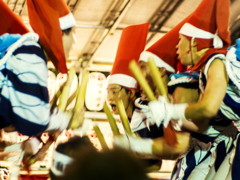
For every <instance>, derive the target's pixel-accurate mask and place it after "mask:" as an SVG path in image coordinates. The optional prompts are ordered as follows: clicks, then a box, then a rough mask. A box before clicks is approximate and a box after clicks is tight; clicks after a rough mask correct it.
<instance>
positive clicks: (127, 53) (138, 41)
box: [111, 23, 149, 77]
mask: <svg viewBox="0 0 240 180" xmlns="http://www.w3.org/2000/svg"><path fill="white" fill-rule="evenodd" d="M148 27H149V23H145V24H140V25H133V26H128V27H126V28H124V29H123V31H122V35H121V38H120V41H119V44H118V49H117V54H116V57H115V61H114V63H113V67H112V71H111V75H114V74H124V75H128V76H130V77H133V74H132V72H131V71H130V69H129V63H130V62H131V61H132V60H135V61H136V62H138V59H139V57H140V54H141V52H142V51H143V50H144V47H145V44H146V39H147V34H148Z"/></svg>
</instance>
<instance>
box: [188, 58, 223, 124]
mask: <svg viewBox="0 0 240 180" xmlns="http://www.w3.org/2000/svg"><path fill="white" fill-rule="evenodd" d="M227 84H228V76H227V74H226V69H225V66H224V64H223V62H222V61H221V60H219V59H216V60H214V61H213V62H212V64H211V66H210V68H209V70H208V77H207V85H206V89H205V92H204V95H203V97H202V99H201V100H199V101H198V102H197V103H194V104H190V105H189V106H188V107H187V108H186V110H185V117H186V119H191V120H193V121H197V120H202V119H207V118H211V117H214V116H215V115H216V114H217V112H218V110H219V108H220V105H221V102H222V101H223V98H224V96H225V94H226V90H227Z"/></svg>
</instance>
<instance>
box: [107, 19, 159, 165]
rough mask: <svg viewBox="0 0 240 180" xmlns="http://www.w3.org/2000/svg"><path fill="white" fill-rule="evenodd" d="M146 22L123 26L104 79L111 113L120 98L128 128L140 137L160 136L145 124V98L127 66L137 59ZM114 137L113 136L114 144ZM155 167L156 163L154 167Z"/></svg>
mask: <svg viewBox="0 0 240 180" xmlns="http://www.w3.org/2000/svg"><path fill="white" fill-rule="evenodd" d="M148 27H149V23H145V24H139V25H132V26H128V27H126V28H124V30H123V32H122V35H121V38H120V42H119V45H118V49H117V54H116V58H115V61H114V64H113V68H112V71H111V74H110V77H109V79H108V87H107V101H108V103H109V105H110V106H111V109H112V112H113V113H114V114H119V110H118V108H117V106H116V105H117V100H122V102H123V105H124V108H125V111H126V114H127V117H128V119H129V123H130V127H131V130H132V131H133V132H134V133H138V134H139V136H141V137H149V138H155V137H159V136H163V133H162V130H159V129H161V128H157V127H156V125H155V124H151V125H150V127H149V129H148V128H147V126H146V123H144V122H146V121H147V119H148V118H149V117H150V113H149V112H147V111H148V110H147V109H146V110H144V108H145V107H146V103H147V102H146V101H142V100H140V99H137V98H138V97H139V95H138V94H140V93H139V92H138V91H139V90H138V84H137V81H136V79H135V78H134V77H133V74H132V73H131V71H130V69H129V68H128V66H129V63H130V61H131V60H133V59H134V60H135V61H138V59H139V56H140V53H141V52H142V51H143V50H144V47H145V44H146V38H147V34H148ZM117 139H118V137H115V145H117V143H116V141H117ZM158 162H159V160H156V159H154V160H153V159H152V160H151V159H148V160H147V161H146V163H147V166H149V167H150V166H152V165H153V164H156V163H158ZM155 167H156V168H158V169H159V165H158V166H155Z"/></svg>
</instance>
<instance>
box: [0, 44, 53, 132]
mask: <svg viewBox="0 0 240 180" xmlns="http://www.w3.org/2000/svg"><path fill="white" fill-rule="evenodd" d="M47 70H48V68H47V64H46V58H45V55H44V52H43V50H42V49H41V47H40V45H39V44H38V43H36V42H34V41H25V42H24V43H23V44H22V45H21V46H20V47H19V48H17V49H16V50H15V51H14V52H13V54H12V56H11V57H10V58H9V59H8V60H7V62H6V63H5V64H4V67H2V68H1V75H0V76H1V103H0V108H1V110H4V111H1V112H0V116H1V119H3V120H4V122H5V123H4V125H5V126H6V125H9V124H13V125H14V126H15V128H16V129H17V131H18V132H20V133H22V134H24V135H28V136H32V135H35V134H37V133H39V132H43V131H44V130H45V129H46V127H47V125H48V123H49V97H48V91H47Z"/></svg>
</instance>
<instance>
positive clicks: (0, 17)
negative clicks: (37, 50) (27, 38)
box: [0, 0, 29, 35]
mask: <svg viewBox="0 0 240 180" xmlns="http://www.w3.org/2000/svg"><path fill="white" fill-rule="evenodd" d="M0 24H1V28H0V35H3V34H5V33H9V34H21V35H23V34H26V33H28V32H29V30H28V28H27V27H26V26H25V25H24V23H23V21H22V19H21V18H20V17H19V16H18V15H17V14H15V13H14V12H12V10H11V9H10V8H9V7H8V6H7V4H6V3H5V2H4V1H2V0H0Z"/></svg>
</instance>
